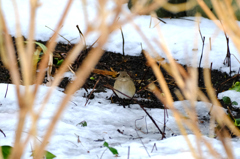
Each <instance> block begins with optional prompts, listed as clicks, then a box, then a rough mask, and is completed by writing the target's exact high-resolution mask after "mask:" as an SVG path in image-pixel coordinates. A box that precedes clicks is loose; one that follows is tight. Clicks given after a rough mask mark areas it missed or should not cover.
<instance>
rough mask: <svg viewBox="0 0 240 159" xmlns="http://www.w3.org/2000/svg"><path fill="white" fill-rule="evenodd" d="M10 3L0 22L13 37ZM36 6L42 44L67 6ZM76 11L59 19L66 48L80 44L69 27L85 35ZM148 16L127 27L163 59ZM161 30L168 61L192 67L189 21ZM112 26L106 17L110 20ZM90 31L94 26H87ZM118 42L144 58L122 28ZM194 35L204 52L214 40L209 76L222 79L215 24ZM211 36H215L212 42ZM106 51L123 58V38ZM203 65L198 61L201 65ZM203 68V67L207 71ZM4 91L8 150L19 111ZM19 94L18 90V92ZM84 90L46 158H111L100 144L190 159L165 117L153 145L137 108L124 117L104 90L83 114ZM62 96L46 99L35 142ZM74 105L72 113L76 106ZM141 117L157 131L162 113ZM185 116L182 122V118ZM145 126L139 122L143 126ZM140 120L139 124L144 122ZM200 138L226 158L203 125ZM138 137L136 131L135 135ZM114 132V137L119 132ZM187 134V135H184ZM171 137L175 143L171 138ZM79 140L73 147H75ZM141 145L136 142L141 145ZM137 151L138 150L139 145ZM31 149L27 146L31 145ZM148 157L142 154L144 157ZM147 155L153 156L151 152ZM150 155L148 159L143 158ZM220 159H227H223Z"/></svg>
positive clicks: (113, 39)
mask: <svg viewBox="0 0 240 159" xmlns="http://www.w3.org/2000/svg"><path fill="white" fill-rule="evenodd" d="M11 2H12V1H2V9H3V12H4V17H5V19H6V21H7V26H8V29H9V32H10V33H11V34H12V35H13V36H14V35H15V15H14V8H13V6H12V3H11ZM40 2H41V4H42V5H41V6H40V7H39V9H38V10H37V18H36V35H35V39H36V40H43V41H47V40H49V38H50V37H51V35H52V34H53V32H52V31H51V30H49V29H48V28H46V27H45V26H48V27H50V28H52V29H54V28H55V26H56V24H57V22H58V20H59V18H60V17H61V14H62V11H63V9H64V6H65V5H66V2H67V0H58V1H47V0H41V1H40ZM95 2H96V1H95V0H88V1H87V3H88V6H87V10H88V11H89V17H87V18H88V20H89V21H91V22H93V20H94V19H95V17H96V16H97V14H98V13H97V9H96V8H97V4H96V3H95ZM17 4H18V11H19V16H20V22H21V27H22V34H23V35H24V36H25V37H27V36H28V30H29V29H28V24H29V17H30V16H29V1H27V0H17ZM114 6H115V4H114V3H113V2H112V1H111V2H109V3H108V9H109V10H111V9H112V8H113V7H114ZM123 8H124V10H125V11H126V13H127V14H131V13H130V11H129V10H128V9H127V5H126V4H124V5H123ZM82 10H83V7H82V4H81V1H77V0H75V1H74V4H73V5H72V7H71V10H70V12H69V14H68V17H67V18H66V21H65V23H64V25H63V27H62V30H61V32H60V34H61V35H63V36H64V37H65V38H67V39H69V40H72V41H71V42H72V43H76V42H78V40H79V33H78V30H77V29H76V25H79V26H80V28H81V30H82V32H83V33H84V31H85V30H86V25H85V24H84V16H83V12H82ZM122 19H124V16H123V15H121V16H120V20H122ZM150 19H151V18H150V16H137V17H136V18H135V19H134V22H135V24H136V25H137V26H139V27H140V29H141V30H142V32H143V33H144V34H145V36H146V37H147V38H148V40H149V42H150V43H151V44H152V45H153V46H154V48H155V49H156V51H157V52H158V53H159V54H160V55H161V56H163V57H165V55H164V53H163V51H162V50H161V49H159V48H158V47H157V46H156V45H155V43H154V38H156V39H158V40H159V41H160V42H162V41H163V39H159V37H158V34H157V27H155V28H153V25H152V27H151V28H149V22H150ZM187 19H191V20H195V18H194V17H188V18H187ZM163 20H164V21H165V22H167V24H163V23H160V24H159V25H160V28H161V31H162V33H163V35H164V37H165V40H166V43H167V46H168V47H169V49H170V51H171V53H172V55H173V57H174V58H175V59H177V60H178V62H179V63H181V64H189V65H190V64H191V63H190V62H191V61H189V59H190V58H192V57H193V54H194V52H193V50H196V49H197V51H196V52H197V53H198V54H197V55H198V57H200V53H201V47H202V43H201V39H200V35H199V33H198V28H197V27H196V26H197V25H196V23H195V22H194V21H189V20H183V19H167V18H163ZM109 21H111V17H109ZM94 23H95V24H97V22H96V21H95V22H94ZM122 29H123V33H124V37H125V53H126V54H129V55H139V54H140V52H141V43H142V46H143V49H145V50H148V51H149V52H151V50H149V47H148V46H147V44H146V43H145V42H144V41H143V40H142V38H141V37H140V36H139V34H138V33H137V32H136V31H135V29H134V28H133V27H132V25H131V24H126V25H124V26H122ZM200 29H201V32H202V35H203V36H205V37H206V46H205V49H208V48H209V46H208V45H207V44H208V43H209V38H210V37H211V38H212V39H214V40H213V41H212V42H211V43H212V50H211V51H210V52H209V59H210V62H212V63H213V67H212V68H213V69H218V70H221V71H226V72H229V68H228V67H227V66H225V65H223V60H224V58H225V56H226V50H227V48H226V39H225V36H224V33H223V32H222V31H217V30H218V29H217V27H216V26H215V25H214V23H213V22H212V21H210V20H208V19H205V18H202V19H201V22H200ZM216 32H217V33H218V34H216ZM97 38H98V34H97V33H93V34H92V35H91V36H90V37H87V39H86V42H87V44H88V45H91V44H92V43H93V42H94V41H95V40H96V39H97ZM195 40H197V41H198V46H195V45H194V41H195ZM58 42H66V41H64V39H62V38H59V39H58ZM104 49H105V50H108V51H113V52H122V37H121V32H120V30H116V31H115V32H113V33H112V34H111V36H110V37H109V40H108V42H107V43H106V45H105V46H104ZM230 51H231V53H232V54H234V55H235V56H236V57H237V58H239V55H238V52H237V51H236V49H235V47H234V46H233V43H232V42H231V41H230ZM203 58H205V57H203ZM210 62H209V63H208V64H207V66H209V65H210ZM238 69H239V63H238V61H237V60H236V59H235V58H232V70H234V71H236V72H237V71H238ZM6 87H7V85H6V84H0V90H1V91H0V119H1V122H0V129H1V130H2V131H4V132H5V134H6V135H7V137H6V138H5V137H3V135H1V134H0V137H1V140H0V145H12V144H13V142H14V135H15V129H16V124H17V117H18V110H19V108H18V103H17V99H16V94H15V90H14V85H9V90H8V93H7V97H6V98H4V95H5V90H6ZM21 89H24V87H21ZM48 89H49V88H48V87H46V86H41V87H40V90H39V92H38V97H37V100H36V102H35V109H36V111H37V109H39V107H40V106H41V103H42V99H43V97H44V95H45V94H46V91H47V90H48ZM84 93H85V91H84V90H82V89H80V90H78V91H77V92H76V93H75V94H74V96H73V98H72V99H71V102H70V103H69V105H68V107H67V110H66V111H65V112H64V114H63V116H62V118H61V120H60V121H59V122H58V125H57V128H56V130H55V132H54V135H53V137H52V138H51V140H50V141H49V145H48V147H47V150H48V151H50V152H51V153H53V154H54V155H56V156H57V158H60V159H65V158H100V157H101V156H102V155H103V156H102V158H114V155H113V154H111V152H110V151H109V150H107V151H105V150H106V148H105V147H103V143H104V142H105V141H106V142H108V143H109V146H111V147H114V148H116V149H117V150H118V152H119V156H120V157H119V158H127V156H128V149H129V148H130V158H131V159H133V158H136V159H140V158H148V156H151V157H152V158H160V157H161V158H174V159H175V158H180V157H184V158H193V156H192V155H191V151H190V150H189V148H188V146H187V144H186V142H185V140H184V137H183V136H181V135H179V134H180V132H179V130H178V128H177V125H176V122H175V120H174V118H173V116H172V112H170V111H168V113H169V118H167V130H166V133H167V134H166V135H167V137H168V138H167V139H164V140H160V139H161V135H160V134H159V133H158V130H157V129H156V127H155V126H154V125H153V124H152V122H151V120H150V119H149V118H148V117H146V114H145V113H144V112H143V111H142V110H141V109H140V108H139V106H138V105H131V108H126V109H123V108H122V107H121V106H118V105H117V104H112V103H111V102H110V101H109V100H107V99H106V97H107V96H108V97H109V96H110V95H111V93H112V92H111V91H110V90H107V92H106V93H99V94H95V98H94V99H93V100H90V101H89V103H88V105H87V106H84V104H85V102H86V98H85V97H83V94H84ZM224 94H227V96H229V97H230V98H231V97H232V98H234V99H233V101H237V102H238V103H240V99H239V98H238V97H239V93H237V92H235V91H227V92H224V93H222V94H220V95H219V98H222V97H223V96H224ZM63 96H64V93H62V92H61V91H59V90H55V92H54V93H53V95H52V97H51V99H50V100H49V102H48V104H47V107H46V109H45V110H44V113H43V115H42V116H41V119H40V120H39V123H38V130H39V132H38V137H39V138H40V139H41V137H42V136H44V134H45V132H46V131H45V130H46V128H47V126H48V124H49V122H50V121H51V118H52V117H53V114H54V113H55V111H56V110H57V108H58V106H59V103H60V102H61V100H62V99H63ZM75 104H76V105H75ZM174 104H175V106H176V108H177V109H179V110H182V107H183V106H184V105H188V101H183V102H175V103H174ZM209 105H210V104H208V103H203V102H196V106H197V111H198V113H199V117H203V116H205V117H209V116H208V111H209V108H208V106H209ZM147 111H148V112H149V113H150V114H151V115H152V116H153V118H154V119H155V120H156V122H157V124H158V125H159V127H160V128H162V126H163V116H164V115H163V114H164V112H163V110H161V109H147ZM187 115H188V114H186V116H187ZM145 118H146V119H145ZM145 120H146V121H145ZM82 121H86V122H87V127H81V126H80V125H79V124H78V123H80V122H82ZM30 123H31V120H30V117H29V118H28V119H27V122H26V126H25V129H24V130H25V131H26V132H27V130H28V129H29V126H30ZM199 124H200V127H201V130H202V133H203V134H205V135H206V137H205V140H206V141H208V142H209V143H211V145H213V147H214V149H215V150H217V152H219V153H220V154H222V155H223V156H224V154H225V152H224V150H223V147H222V146H221V144H220V142H219V141H218V140H216V139H213V138H209V137H207V136H208V135H209V131H211V130H209V129H208V128H209V127H208V125H201V123H199ZM137 128H138V129H141V131H139V130H137ZM118 129H119V130H120V132H122V133H120V132H119V131H118ZM189 133H191V132H190V131H189ZM173 134H175V135H178V136H172V135H173ZM78 136H79V139H80V141H81V142H80V143H79V142H78ZM188 137H189V139H190V141H191V142H192V144H193V146H194V147H195V148H196V142H195V139H196V137H195V136H194V135H188ZM140 138H141V140H140ZM143 143H144V144H143ZM31 144H33V143H31ZM31 144H29V146H28V149H27V150H26V153H25V156H24V159H25V158H31V157H30V153H31ZM154 144H156V147H157V149H153V151H152V148H153V145H154ZM239 144H240V142H239V141H238V140H235V141H233V142H232V149H233V151H234V155H235V158H240V150H239V146H238V145H239ZM144 146H145V148H144ZM145 149H147V150H145ZM151 151H152V152H151ZM202 151H203V155H204V156H205V157H203V158H209V154H208V150H207V148H206V147H205V146H202ZM148 153H149V155H148ZM225 157H226V156H225Z"/></svg>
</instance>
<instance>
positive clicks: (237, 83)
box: [229, 81, 240, 92]
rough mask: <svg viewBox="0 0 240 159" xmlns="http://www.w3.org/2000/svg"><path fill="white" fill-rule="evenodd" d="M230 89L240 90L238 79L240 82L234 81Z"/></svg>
mask: <svg viewBox="0 0 240 159" xmlns="http://www.w3.org/2000/svg"><path fill="white" fill-rule="evenodd" d="M229 90H235V91H237V92H240V82H239V81H238V82H236V83H234V84H233V85H232V87H231V88H229Z"/></svg>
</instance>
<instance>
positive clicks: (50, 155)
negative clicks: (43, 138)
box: [46, 151, 57, 159]
mask: <svg viewBox="0 0 240 159" xmlns="http://www.w3.org/2000/svg"><path fill="white" fill-rule="evenodd" d="M55 157H57V156H55V155H54V154H52V153H51V152H49V151H46V159H53V158H55Z"/></svg>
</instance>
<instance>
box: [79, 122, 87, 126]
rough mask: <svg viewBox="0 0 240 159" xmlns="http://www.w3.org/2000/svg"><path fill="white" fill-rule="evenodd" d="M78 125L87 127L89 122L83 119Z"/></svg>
mask: <svg viewBox="0 0 240 159" xmlns="http://www.w3.org/2000/svg"><path fill="white" fill-rule="evenodd" d="M77 125H81V126H82V127H86V126H87V122H86V121H81V122H80V123H78V124H77Z"/></svg>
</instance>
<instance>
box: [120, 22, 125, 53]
mask: <svg viewBox="0 0 240 159" xmlns="http://www.w3.org/2000/svg"><path fill="white" fill-rule="evenodd" d="M120 30H121V34H122V53H123V56H125V51H124V44H125V41H124V35H123V31H122V27H120Z"/></svg>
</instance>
